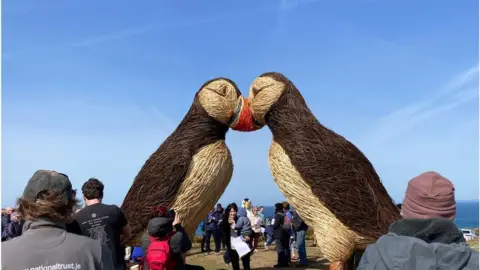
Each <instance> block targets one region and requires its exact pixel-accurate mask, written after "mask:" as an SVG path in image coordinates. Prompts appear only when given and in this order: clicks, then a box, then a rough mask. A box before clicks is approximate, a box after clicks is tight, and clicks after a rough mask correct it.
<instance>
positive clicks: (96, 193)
mask: <svg viewBox="0 0 480 270" xmlns="http://www.w3.org/2000/svg"><path fill="white" fill-rule="evenodd" d="M103 188H104V186H103V183H102V182H100V180H98V179H97V178H90V179H88V181H87V182H85V184H83V186H82V193H83V196H84V197H85V198H86V199H87V200H93V199H100V198H103Z"/></svg>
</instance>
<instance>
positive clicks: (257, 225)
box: [249, 206, 263, 252]
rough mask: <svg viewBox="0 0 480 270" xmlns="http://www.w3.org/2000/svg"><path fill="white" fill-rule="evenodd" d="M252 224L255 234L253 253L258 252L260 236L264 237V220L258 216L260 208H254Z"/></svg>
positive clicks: (251, 217) (251, 218) (251, 216)
mask: <svg viewBox="0 0 480 270" xmlns="http://www.w3.org/2000/svg"><path fill="white" fill-rule="evenodd" d="M249 218H250V223H251V224H252V229H253V232H254V235H253V252H256V251H257V246H258V240H259V239H260V235H262V225H263V219H262V217H261V216H260V215H259V214H258V207H257V206H254V207H253V211H252V215H250V217H249Z"/></svg>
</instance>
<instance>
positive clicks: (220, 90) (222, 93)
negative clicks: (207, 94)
mask: <svg viewBox="0 0 480 270" xmlns="http://www.w3.org/2000/svg"><path fill="white" fill-rule="evenodd" d="M227 87H228V86H227V85H225V84H224V85H222V86H220V87H218V88H210V87H207V88H206V89H208V90H210V91H213V92H215V93H217V94H219V95H220V96H222V97H224V96H226V95H227Z"/></svg>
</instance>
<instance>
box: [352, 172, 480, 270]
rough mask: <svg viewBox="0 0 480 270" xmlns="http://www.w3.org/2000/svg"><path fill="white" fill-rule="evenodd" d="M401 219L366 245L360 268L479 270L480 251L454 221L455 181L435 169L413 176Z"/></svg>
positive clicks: (359, 269) (380, 269)
mask: <svg viewBox="0 0 480 270" xmlns="http://www.w3.org/2000/svg"><path fill="white" fill-rule="evenodd" d="M401 213H402V217H403V218H402V219H400V220H398V221H396V222H394V223H393V224H392V225H391V226H390V228H389V232H388V234H387V235H384V236H381V237H380V238H379V239H378V240H377V242H376V243H375V244H372V245H370V246H368V247H367V249H366V250H365V253H364V254H363V256H362V258H361V260H360V263H359V265H358V268H357V269H358V270H369V269H376V270H386V269H450V270H460V269H465V270H470V269H472V270H473V269H479V263H478V259H479V256H478V252H477V251H474V250H473V249H472V248H470V247H469V246H468V244H467V243H466V241H465V238H464V237H463V233H462V232H461V231H460V230H459V229H458V228H457V226H456V225H455V224H454V223H453V220H454V218H455V215H456V202H455V196H454V187H453V184H452V183H451V182H450V181H449V180H448V179H447V178H445V177H443V176H441V175H440V174H438V173H436V172H426V173H423V174H420V175H419V176H417V177H415V178H413V179H412V180H411V181H410V182H409V183H408V187H407V191H406V193H405V198H404V200H403V204H402V210H401Z"/></svg>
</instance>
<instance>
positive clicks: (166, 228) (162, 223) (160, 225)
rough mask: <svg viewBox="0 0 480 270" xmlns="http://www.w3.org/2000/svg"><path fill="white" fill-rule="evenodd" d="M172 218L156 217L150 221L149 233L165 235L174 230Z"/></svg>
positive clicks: (151, 234) (159, 235)
mask: <svg viewBox="0 0 480 270" xmlns="http://www.w3.org/2000/svg"><path fill="white" fill-rule="evenodd" d="M172 222H173V219H172V218H165V217H155V218H152V219H150V221H148V225H147V230H148V234H149V235H150V236H152V237H163V236H166V235H167V234H169V233H170V232H172V231H173V225H172Z"/></svg>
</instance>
